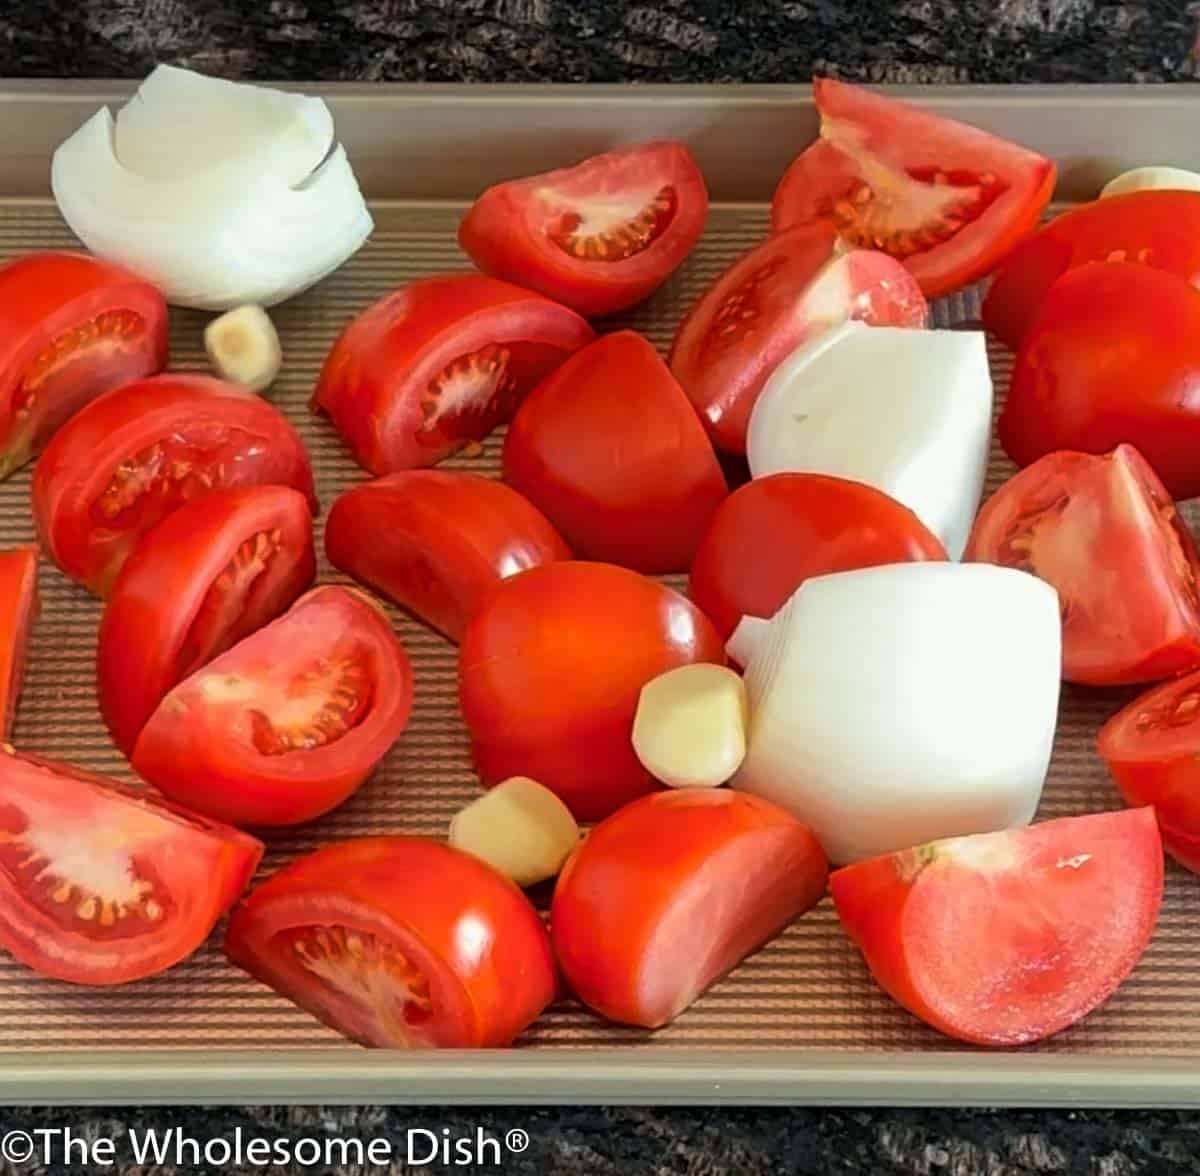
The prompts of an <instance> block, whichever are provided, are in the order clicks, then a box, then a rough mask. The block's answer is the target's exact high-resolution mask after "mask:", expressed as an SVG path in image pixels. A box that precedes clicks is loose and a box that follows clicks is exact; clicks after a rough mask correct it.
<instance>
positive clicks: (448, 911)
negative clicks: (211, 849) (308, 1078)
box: [225, 837, 556, 1049]
mask: <svg viewBox="0 0 1200 1176" xmlns="http://www.w3.org/2000/svg"><path fill="white" fill-rule="evenodd" d="M225 951H226V953H227V954H228V956H229V958H230V959H231V960H232V961H233V962H234V963H235V964H237V965H238V967H241V968H244V969H245V970H246V971H247V972H249V973H250V974H251V975H252V976H254V977H255V978H256V979H258V980H261V981H262V982H263V983H264V984H266V985H268V986H269V987H271V988H273V989H275V991H276V992H279V993H281V994H282V995H283V996H286V997H287V998H288V1000H291V1001H294V1002H295V1003H296V1004H298V1005H299V1006H300V1007H301V1008H302V1009H305V1010H307V1011H308V1012H310V1013H312V1015H313V1016H314V1017H316V1018H318V1019H319V1020H321V1021H323V1022H324V1023H325V1024H326V1025H329V1026H330V1027H331V1028H333V1029H336V1030H337V1031H338V1032H339V1033H344V1034H345V1035H346V1036H347V1037H349V1038H351V1039H352V1040H354V1041H357V1042H359V1043H360V1044H362V1045H372V1046H381V1047H392V1048H403V1049H422V1048H437V1047H441V1048H446V1049H478V1048H480V1047H487V1046H501V1045H508V1043H509V1042H510V1041H512V1039H513V1038H514V1037H516V1036H517V1034H518V1033H520V1032H521V1031H522V1030H523V1029H525V1028H526V1026H528V1025H529V1024H530V1023H531V1022H532V1021H533V1020H534V1019H535V1018H536V1017H537V1016H538V1014H539V1013H541V1011H542V1010H543V1009H544V1008H545V1007H546V1005H548V1004H549V1003H550V1001H551V1000H553V999H554V996H555V987H556V980H555V971H554V960H553V956H552V954H551V951H550V942H549V939H548V938H547V935H546V931H545V928H544V927H543V926H542V921H541V919H540V918H539V917H538V913H537V911H535V910H534V909H533V906H532V905H531V904H530V902H529V899H527V898H526V897H525V895H524V894H523V893H522V892H521V891H520V890H518V889H517V887H516V886H514V885H513V883H511V882H510V881H509V880H508V879H507V878H505V877H503V876H502V875H501V874H498V873H497V872H496V871H495V870H493V869H492V868H491V866H488V865H486V864H485V863H484V862H482V861H480V860H479V859H478V858H475V857H472V856H471V855H470V854H466V853H463V852H461V851H459V850H457V849H452V848H451V847H450V846H448V845H442V844H441V843H440V842H436V841H430V840H426V839H425V838H422V837H373V838H366V839H363V840H360V841H345V842H342V843H341V844H338V845H330V846H327V847H326V848H325V849H321V850H318V851H317V852H316V853H313V854H309V855H308V856H307V857H303V858H301V859H300V860H299V861H296V862H293V863H292V864H291V865H290V866H286V867H285V868H284V869H282V870H280V871H279V872H278V873H277V874H275V875H273V876H272V877H271V878H269V879H268V880H267V881H266V882H264V883H263V884H262V885H261V886H258V887H257V888H256V889H255V890H254V891H253V892H252V893H251V894H250V895H249V897H248V898H247V899H246V900H245V901H244V902H243V903H242V904H241V905H240V906H238V908H237V909H236V910H235V911H234V912H233V916H232V918H231V919H230V920H229V933H228V935H227V936H226V939H225Z"/></svg>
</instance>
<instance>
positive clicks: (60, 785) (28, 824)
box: [0, 745, 263, 984]
mask: <svg viewBox="0 0 1200 1176" xmlns="http://www.w3.org/2000/svg"><path fill="white" fill-rule="evenodd" d="M262 850H263V847H262V845H261V844H260V843H259V842H258V841H256V840H255V839H254V838H253V837H249V836H247V835H246V834H245V833H240V832H238V831H237V830H236V829H230V828H227V827H225V826H222V825H217V824H214V823H213V822H211V821H207V820H205V819H204V818H203V817H200V816H197V815H195V814H194V813H189V812H187V811H185V810H183V809H178V808H176V807H174V806H173V805H171V804H168V803H166V802H165V801H163V800H162V799H161V798H159V797H157V796H155V795H154V794H153V793H151V792H148V791H145V792H143V791H137V790H134V789H132V788H128V787H126V786H125V785H123V784H120V783H118V782H117V781H115V780H106V779H103V778H102V777H99V776H93V775H91V774H90V773H87V772H82V771H78V770H77V769H75V768H72V767H68V766H67V765H65V764H58V763H53V762H51V761H49V760H42V759H38V758H36V757H33V756H23V755H17V754H16V753H15V752H14V751H13V750H12V749H11V748H10V747H8V746H7V745H5V746H4V747H2V748H0V946H3V947H4V948H6V949H7V950H8V951H10V952H11V953H12V954H13V955H14V956H16V957H17V959H19V960H20V961H21V962H22V963H23V964H27V965H28V966H29V967H31V968H34V969H36V970H37V971H38V972H41V973H42V974H43V975H46V976H53V977H54V978H56V979H59V980H71V981H74V982H75V983H77V984H123V983H125V982H127V981H130V980H139V979H141V978H143V977H145V976H151V975H153V974H154V973H156V972H161V971H163V970H164V969H165V968H169V967H170V966H171V965H172V964H176V963H178V962H179V961H180V960H182V959H184V958H185V957H186V956H189V955H191V953H192V952H193V951H195V950H196V948H197V947H199V946H200V944H201V943H203V942H204V940H205V939H206V938H207V937H208V933H209V932H210V931H211V930H212V928H213V925H214V924H215V923H216V921H217V919H218V918H219V917H220V916H221V914H222V913H223V912H224V911H225V910H226V909H227V908H228V907H229V906H230V904H231V903H232V902H233V901H234V899H236V898H237V896H238V895H239V894H240V893H241V891H242V889H243V887H244V886H245V885H246V883H247V882H248V881H249V880H250V877H251V876H252V875H253V873H254V870H255V867H256V866H257V865H258V861H259V858H260V857H261V856H262Z"/></svg>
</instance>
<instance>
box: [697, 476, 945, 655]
mask: <svg viewBox="0 0 1200 1176" xmlns="http://www.w3.org/2000/svg"><path fill="white" fill-rule="evenodd" d="M946 558H947V556H946V549H945V548H944V547H943V546H942V544H941V542H940V541H939V540H938V538H937V536H936V535H934V534H933V532H932V531H930V530H929V529H928V528H927V527H926V526H925V524H924V523H922V522H921V520H920V519H918V518H917V516H916V515H915V514H913V513H912V511H910V510H909V509H908V508H907V507H906V506H901V505H900V503H898V502H897V501H896V500H895V499H894V498H890V497H888V495H886V494H884V493H882V492H881V491H879V490H876V489H874V488H873V487H871V486H866V485H864V484H863V483H861V482H851V481H848V480H846V479H844V478H831V477H827V476H825V475H824V474H771V475H769V476H768V477H765V478H755V479H754V480H753V481H751V482H747V483H746V485H744V486H739V487H738V488H737V489H736V490H735V491H734V492H733V493H732V494H731V495H730V496H729V497H728V498H727V499H726V500H725V501H724V502H723V503H722V504H721V506H720V508H719V509H718V510H717V513H716V514H715V515H714V516H713V521H712V525H711V526H710V527H709V529H708V532H707V534H705V536H704V539H703V540H702V542H701V544H700V548H699V550H698V551H697V552H696V558H695V561H694V562H693V563H692V574H691V578H690V579H689V580H688V596H689V597H691V599H692V600H693V602H694V603H695V604H696V605H697V606H698V607H699V608H700V610H701V611H702V612H703V613H704V614H705V616H707V617H708V619H709V620H710V621H712V623H713V624H714V625H715V626H716V628H717V632H718V633H720V634H721V636H722V637H724V638H728V637H729V635H730V634H731V633H732V632H733V630H734V629H735V628H737V624H738V622H739V621H740V620H741V619H742V617H744V616H752V617H762V618H765V619H769V618H770V617H773V616H774V615H775V613H776V612H778V611H779V609H780V608H782V607H783V605H784V604H786V603H787V601H788V599H789V598H790V597H791V595H792V593H793V592H795V591H796V589H797V588H799V587H800V585H801V584H803V583H804V581H805V580H807V579H808V578H809V577H811V576H825V575H828V574H829V573H831V572H849V571H853V570H854V569H856V568H867V567H874V566H876V565H877V564H890V563H908V562H909V561H911V560H926V559H934V560H944V559H946Z"/></svg>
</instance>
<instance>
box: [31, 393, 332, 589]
mask: <svg viewBox="0 0 1200 1176" xmlns="http://www.w3.org/2000/svg"><path fill="white" fill-rule="evenodd" d="M264 484H276V485H282V486H293V487H295V489H297V490H299V491H300V492H301V493H302V494H304V495H305V497H306V498H307V499H308V500H309V503H310V504H311V505H312V507H313V508H314V509H315V508H316V498H315V496H314V494H313V480H312V469H311V467H310V466H309V463H308V454H307V453H306V452H305V450H304V445H303V443H302V442H301V440H300V437H299V435H298V434H297V432H296V430H295V429H294V428H292V426H291V425H290V424H289V423H288V421H287V419H286V418H285V417H284V416H283V414H282V413H280V411H279V410H278V409H277V408H275V407H273V406H272V405H270V404H268V403H267V402H266V401H265V400H263V399H262V398H261V397H260V396H255V395H254V394H253V393H251V392H246V391H244V390H243V389H241V388H237V387H235V386H234V385H233V384H227V383H225V382H224V381H222V380H215V379H212V378H210V377H208V376H176V375H165V376H156V377H154V378H152V379H149V380H139V381H137V382H136V383H133V384H126V385H125V386H124V387H122V388H117V389H115V390H113V391H112V392H108V393H106V394H105V395H103V396H101V397H100V398H99V399H98V400H94V401H93V402H92V403H91V404H89V405H88V406H87V407H86V408H85V409H83V410H82V411H81V412H79V413H77V414H76V415H75V416H74V417H72V418H71V420H70V421H69V422H68V424H67V425H66V426H64V427H63V428H62V429H60V430H59V431H58V433H57V434H56V435H55V437H54V440H53V441H52V442H51V443H50V445H48V446H47V448H46V452H45V453H43V454H42V456H41V458H40V459H39V460H38V463H37V468H36V469H35V470H34V474H33V517H34V522H35V523H36V524H37V529H38V535H39V536H40V537H41V541H42V544H43V545H44V547H45V549H46V550H47V551H48V552H49V553H50V556H51V558H52V559H53V560H54V562H55V563H56V564H58V566H59V567H60V568H62V570H63V571H64V572H66V574H67V575H68V576H70V577H71V579H73V580H77V581H78V582H79V583H81V584H83V585H84V586H85V587H87V588H90V589H91V590H92V591H93V592H95V593H96V594H97V595H98V596H106V595H107V594H108V591H109V589H110V588H111V587H112V583H113V580H115V579H116V576H117V573H118V572H119V571H120V570H121V565H122V564H123V563H124V562H125V560H126V559H127V558H128V556H129V554H130V552H132V551H133V549H134V547H135V546H136V545H137V542H138V540H139V539H140V538H141V536H142V535H144V534H145V533H146V531H148V530H149V529H150V528H151V527H153V526H154V525H155V523H158V522H160V521H161V520H162V519H164V518H166V516H167V515H169V514H170V513H171V512H172V511H173V510H176V509H177V508H178V507H180V506H182V505H183V504H184V503H185V502H191V501H193V500H194V499H197V498H201V497H203V496H204V495H205V494H209V493H211V492H212V491H214V490H220V489H223V488H231V487H238V486H259V485H264Z"/></svg>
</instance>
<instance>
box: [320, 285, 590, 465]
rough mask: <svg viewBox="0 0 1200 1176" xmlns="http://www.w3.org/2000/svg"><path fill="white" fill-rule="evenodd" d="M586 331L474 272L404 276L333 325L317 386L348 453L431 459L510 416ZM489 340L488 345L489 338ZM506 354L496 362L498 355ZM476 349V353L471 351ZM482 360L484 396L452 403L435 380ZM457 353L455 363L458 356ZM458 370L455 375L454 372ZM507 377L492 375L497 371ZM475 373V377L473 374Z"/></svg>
mask: <svg viewBox="0 0 1200 1176" xmlns="http://www.w3.org/2000/svg"><path fill="white" fill-rule="evenodd" d="M594 337H595V336H594V332H593V331H592V328H591V327H589V326H588V324H587V323H586V322H585V321H584V320H583V319H582V318H580V317H579V315H577V314H576V313H575V312H574V311H572V310H568V309H567V308H566V307H565V306H560V305H558V303H556V302H551V301H550V299H548V298H543V297H542V296H541V295H540V294H535V293H533V292H532V291H530V290H523V289H521V288H520V287H518V286H513V285H511V284H509V283H508V282H501V281H498V280H497V279H495V278H489V277H485V276H484V275H482V274H471V273H459V274H439V275H436V276H434V277H429V278H422V279H420V280H419V281H415V282H409V283H408V284H407V285H404V286H401V287H400V288H399V289H398V290H395V291H393V292H392V293H391V294H388V295H387V296H386V297H384V298H381V299H380V300H379V301H378V302H376V303H375V304H374V305H372V306H369V307H367V309H366V310H364V311H363V312H362V313H361V314H359V315H358V316H357V317H355V318H354V319H353V320H352V321H351V322H350V323H349V325H348V326H347V327H346V328H345V330H343V331H342V333H341V334H340V335H339V336H338V339H337V341H336V342H335V343H334V345H333V350H332V351H330V353H329V357H328V358H327V359H326V361H325V365H324V367H323V368H322V369H321V376H320V379H319V380H318V382H317V387H316V391H315V392H314V393H313V398H312V409H313V411H314V412H322V413H324V414H325V415H327V416H328V417H329V419H330V420H331V421H332V422H333V424H334V426H335V427H336V428H337V430H338V432H339V433H341V435H342V437H343V438H344V439H345V441H346V443H347V444H348V445H349V446H350V450H351V452H352V453H353V455H354V459H355V461H357V462H358V463H359V465H361V466H363V468H364V469H367V470H369V471H370V472H371V473H373V474H377V475H378V474H390V473H394V472H396V471H397V470H404V469H412V468H416V467H421V466H430V465H434V464H436V463H437V462H439V461H441V460H442V459H443V458H445V457H448V456H449V455H450V454H452V453H454V452H455V451H456V450H457V449H460V448H462V446H463V445H466V444H468V443H469V442H471V441H480V440H482V439H483V438H484V437H486V436H487V434H488V433H490V432H491V431H492V429H493V428H495V427H496V426H497V425H500V424H503V423H504V422H506V421H508V420H509V419H511V417H512V414H513V411H514V410H515V409H516V407H517V405H518V404H519V403H520V400H521V398H522V397H523V396H524V395H525V393H526V392H528V391H529V389H530V388H532V387H533V385H534V384H536V383H537V382H538V380H540V379H541V378H542V377H543V376H544V375H546V374H547V373H548V372H550V371H552V370H553V369H554V368H555V367H557V366H558V365H559V364H560V363H561V362H562V361H563V360H564V359H566V357H567V356H568V355H570V354H571V353H572V352H574V351H577V350H578V349H579V348H580V347H583V346H584V345H585V344H587V343H590V342H591V340H592V339H593V338H594ZM489 349H490V350H489ZM502 353H503V355H504V356H505V357H506V358H505V359H504V361H503V363H502V364H501V363H500V356H501V354H502ZM472 357H474V358H472ZM475 363H478V364H479V365H480V367H481V368H487V367H488V365H489V364H493V363H495V364H496V365H497V366H494V367H492V368H490V371H491V373H492V383H488V382H487V381H486V380H485V383H484V384H483V385H482V387H484V388H486V389H489V391H487V393H486V396H485V397H484V399H485V403H482V404H481V403H478V402H477V401H475V400H472V401H471V408H470V411H469V412H467V413H465V414H461V415H460V414H458V413H455V412H454V411H453V410H452V407H451V401H452V400H453V399H454V396H453V395H450V396H449V398H448V399H446V400H445V401H444V404H443V401H442V400H439V399H438V396H439V395H441V394H439V393H437V392H436V390H435V388H436V387H440V386H441V385H439V384H438V381H440V380H443V379H444V380H448V381H449V384H448V385H447V387H451V386H454V387H458V388H459V389H460V392H459V399H460V400H461V399H462V395H463V394H462V393H461V384H457V383H456V380H457V379H459V378H464V379H465V378H466V377H465V376H464V375H462V373H465V372H466V371H467V370H468V369H471V367H472V364H475ZM455 365H457V368H456V367H455ZM455 370H457V371H459V373H460V377H455V378H454V379H451V376H450V373H452V372H453V371H455ZM497 373H499V377H503V379H502V380H501V383H500V384H496V385H495V386H493V384H494V382H495V379H496V378H499V377H497ZM481 378H482V377H481Z"/></svg>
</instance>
